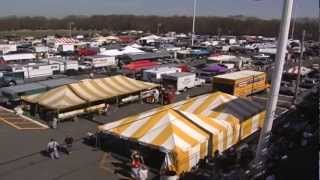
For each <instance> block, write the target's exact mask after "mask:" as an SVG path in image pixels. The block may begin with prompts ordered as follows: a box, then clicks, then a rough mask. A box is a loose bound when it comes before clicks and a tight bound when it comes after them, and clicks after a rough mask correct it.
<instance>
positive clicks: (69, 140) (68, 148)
mask: <svg viewBox="0 0 320 180" xmlns="http://www.w3.org/2000/svg"><path fill="white" fill-rule="evenodd" d="M73 141H74V139H73V137H71V136H67V137H66V138H65V139H64V143H65V144H66V146H65V147H66V148H65V150H66V153H67V154H68V155H69V154H71V150H72V144H73Z"/></svg>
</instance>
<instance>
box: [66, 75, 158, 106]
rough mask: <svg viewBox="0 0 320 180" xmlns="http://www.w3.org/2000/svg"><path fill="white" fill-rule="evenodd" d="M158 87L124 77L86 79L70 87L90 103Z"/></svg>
mask: <svg viewBox="0 0 320 180" xmlns="http://www.w3.org/2000/svg"><path fill="white" fill-rule="evenodd" d="M158 86H159V85H158V84H154V83H148V82H143V81H138V80H135V79H131V78H128V77H126V76H122V75H117V76H112V77H108V78H100V79H86V80H82V81H80V82H79V83H74V84H70V85H69V87H70V88H71V89H72V90H73V91H74V92H75V93H76V94H77V95H78V96H79V97H81V98H82V99H85V100H87V101H90V102H93V101H99V100H104V99H108V98H112V97H116V96H121V95H126V94H131V93H135V92H139V91H142V90H146V89H152V88H156V87H158Z"/></svg>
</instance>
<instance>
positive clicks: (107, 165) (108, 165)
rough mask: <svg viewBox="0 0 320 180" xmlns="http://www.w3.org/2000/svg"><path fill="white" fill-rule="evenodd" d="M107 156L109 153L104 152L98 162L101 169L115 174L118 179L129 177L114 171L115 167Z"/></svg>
mask: <svg viewBox="0 0 320 180" xmlns="http://www.w3.org/2000/svg"><path fill="white" fill-rule="evenodd" d="M109 157H110V154H109V153H104V154H103V155H102V158H101V160H100V162H99V168H100V169H103V170H104V171H107V172H109V173H112V174H115V175H117V176H118V177H119V178H120V179H130V178H128V177H126V176H123V175H121V174H119V173H115V171H114V168H115V167H113V165H112V162H111V159H110V158H109Z"/></svg>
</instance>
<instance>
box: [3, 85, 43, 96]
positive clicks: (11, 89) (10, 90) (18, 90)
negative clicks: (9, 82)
mask: <svg viewBox="0 0 320 180" xmlns="http://www.w3.org/2000/svg"><path fill="white" fill-rule="evenodd" d="M42 89H43V90H45V89H46V86H44V85H41V84H39V83H28V84H22V85H17V86H10V87H4V88H1V90H0V91H1V92H6V93H9V94H14V93H21V92H26V91H33V90H42Z"/></svg>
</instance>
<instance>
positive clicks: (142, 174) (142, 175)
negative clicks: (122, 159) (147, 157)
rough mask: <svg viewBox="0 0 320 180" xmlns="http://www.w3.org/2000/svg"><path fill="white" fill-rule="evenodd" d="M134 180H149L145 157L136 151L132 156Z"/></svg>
mask: <svg viewBox="0 0 320 180" xmlns="http://www.w3.org/2000/svg"><path fill="white" fill-rule="evenodd" d="M131 170H132V174H131V176H132V178H133V179H136V180H146V179H147V178H148V169H147V167H146V166H145V165H144V160H143V157H142V156H141V155H140V153H139V152H138V151H136V150H134V151H133V152H132V154H131Z"/></svg>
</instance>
